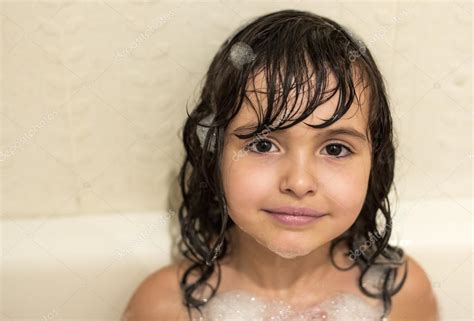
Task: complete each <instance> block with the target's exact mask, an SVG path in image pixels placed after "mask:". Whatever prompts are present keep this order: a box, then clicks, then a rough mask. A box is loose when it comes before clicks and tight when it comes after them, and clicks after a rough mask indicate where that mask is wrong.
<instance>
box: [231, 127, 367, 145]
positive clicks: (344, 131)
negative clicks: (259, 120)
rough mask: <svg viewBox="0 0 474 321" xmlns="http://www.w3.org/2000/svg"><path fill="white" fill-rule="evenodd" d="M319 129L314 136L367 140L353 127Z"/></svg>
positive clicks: (275, 132)
mask: <svg viewBox="0 0 474 321" xmlns="http://www.w3.org/2000/svg"><path fill="white" fill-rule="evenodd" d="M255 128H256V127H255V125H254V124H246V125H243V126H240V127H237V128H236V129H235V130H234V133H240V132H243V131H246V130H252V129H255ZM318 129H319V131H318V132H317V133H316V136H320V135H324V136H336V135H347V136H352V137H354V138H357V139H359V140H362V141H364V142H367V137H366V136H365V134H363V133H361V132H360V131H358V130H357V129H355V128H353V127H347V126H343V127H338V128H318ZM273 133H274V134H281V135H285V133H286V131H274V132H273Z"/></svg>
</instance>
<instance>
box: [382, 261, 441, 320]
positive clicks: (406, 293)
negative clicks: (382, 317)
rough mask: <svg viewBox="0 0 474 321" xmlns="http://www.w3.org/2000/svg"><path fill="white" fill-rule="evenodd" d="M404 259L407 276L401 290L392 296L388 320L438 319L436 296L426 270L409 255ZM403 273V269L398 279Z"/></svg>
mask: <svg viewBox="0 0 474 321" xmlns="http://www.w3.org/2000/svg"><path fill="white" fill-rule="evenodd" d="M406 260H407V269H408V270H407V271H408V272H407V278H406V280H405V283H404V285H403V287H402V288H401V290H400V291H399V292H398V293H396V294H395V295H394V296H393V297H392V313H391V314H390V321H439V312H438V304H437V300H436V296H435V294H434V292H433V288H432V286H431V282H430V280H429V278H428V276H427V274H426V272H425V271H424V269H423V267H422V266H421V265H420V264H419V263H418V262H417V261H415V260H414V259H413V258H412V257H410V256H409V255H406ZM403 273H404V270H402V271H401V275H400V279H401V277H402V276H403ZM397 278H398V276H397ZM397 282H398V280H397Z"/></svg>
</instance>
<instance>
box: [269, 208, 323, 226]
mask: <svg viewBox="0 0 474 321" xmlns="http://www.w3.org/2000/svg"><path fill="white" fill-rule="evenodd" d="M265 212H266V213H268V214H270V216H271V217H273V218H274V219H275V220H277V221H278V222H280V223H283V224H285V225H291V226H300V225H306V224H310V223H313V222H315V221H317V220H319V219H321V218H323V217H324V216H326V215H322V216H307V215H287V214H281V213H273V212H269V211H266V210H265Z"/></svg>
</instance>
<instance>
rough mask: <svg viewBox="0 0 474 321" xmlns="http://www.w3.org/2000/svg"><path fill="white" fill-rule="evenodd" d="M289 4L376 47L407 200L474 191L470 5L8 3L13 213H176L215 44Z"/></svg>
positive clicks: (7, 212)
mask: <svg viewBox="0 0 474 321" xmlns="http://www.w3.org/2000/svg"><path fill="white" fill-rule="evenodd" d="M284 8H300V9H307V10H311V11H314V12H315V13H318V14H322V15H326V16H328V17H330V18H333V19H335V20H336V21H338V22H340V23H341V24H343V25H346V26H348V27H350V28H352V30H354V31H355V32H356V33H358V34H359V35H360V36H361V37H362V38H363V39H364V40H365V41H366V42H367V44H368V46H369V48H370V49H371V50H372V52H373V54H374V56H375V58H376V59H377V61H378V63H379V65H380V68H381V69H382V72H383V74H384V76H385V78H386V80H387V85H388V88H389V92H390V97H391V102H392V106H393V116H394V121H395V126H396V130H397V136H398V141H399V150H398V155H397V156H398V159H397V168H396V171H397V172H396V185H397V187H398V191H399V193H400V197H401V198H404V199H419V198H421V197H433V198H439V197H442V198H444V197H447V198H449V197H466V196H470V195H471V182H472V169H471V168H472V167H471V165H472V140H471V139H472V116H473V113H472V106H471V100H472V74H471V72H472V47H471V45H472V40H471V38H472V28H471V26H472V3H449V2H444V3H430V2H420V3H409V2H401V3H388V2H387V3H385V2H366V3H362V2H315V1H274V2H271V1H245V2H234V1H220V2H218V1H210V2H196V1H181V2H180V1H176V2H174V1H168V2H166V1H164V2H160V3H154V2H144V1H137V2H121V1H116V0H110V1H73V2H55V1H48V2H36V1H31V2H30V1H3V2H2V6H1V9H0V10H1V11H0V12H1V15H0V19H1V25H2V42H1V45H2V80H3V82H2V93H1V101H2V112H1V115H0V117H1V123H2V134H3V135H2V147H1V153H2V154H1V155H0V156H1V162H0V165H1V166H2V171H3V173H2V200H3V206H2V215H4V216H13V217H18V216H39V215H69V214H87V213H92V212H126V211H144V210H164V209H167V208H169V207H170V204H169V200H168V199H169V195H170V194H174V192H175V191H176V186H174V185H172V181H173V179H174V177H175V175H176V174H177V171H178V168H179V165H180V164H181V160H182V156H183V149H182V146H181V141H180V138H179V136H178V133H179V131H180V129H181V126H182V124H183V121H184V119H185V116H186V113H185V104H186V102H188V103H189V106H190V108H192V106H193V102H194V99H193V97H195V96H196V95H197V93H198V89H199V85H200V83H199V82H200V80H201V79H202V77H203V75H204V72H205V71H206V68H207V66H208V64H209V62H210V60H211V58H212V56H213V54H214V53H215V51H216V49H217V47H218V46H219V45H220V43H221V42H222V41H223V40H224V39H225V38H226V37H227V36H228V35H229V34H230V33H231V32H232V31H233V30H234V29H235V28H236V27H238V26H239V25H240V24H241V23H243V22H244V21H245V20H246V19H249V18H251V17H254V16H257V15H260V14H263V13H267V12H269V11H274V10H278V9H284ZM466 210H469V211H470V209H466Z"/></svg>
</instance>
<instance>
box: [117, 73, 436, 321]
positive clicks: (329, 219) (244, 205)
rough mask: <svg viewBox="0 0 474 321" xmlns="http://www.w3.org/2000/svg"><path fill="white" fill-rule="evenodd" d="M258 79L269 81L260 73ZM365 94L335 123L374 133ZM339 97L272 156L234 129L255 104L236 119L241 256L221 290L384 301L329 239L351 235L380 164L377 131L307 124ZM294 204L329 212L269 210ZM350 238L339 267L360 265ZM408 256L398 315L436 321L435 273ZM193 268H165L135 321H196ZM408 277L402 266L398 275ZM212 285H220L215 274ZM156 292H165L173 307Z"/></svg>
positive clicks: (301, 301) (130, 311) (236, 244)
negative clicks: (186, 283) (308, 216)
mask: <svg viewBox="0 0 474 321" xmlns="http://www.w3.org/2000/svg"><path fill="white" fill-rule="evenodd" d="M256 83H260V84H264V81H263V80H262V79H257V81H256ZM358 94H359V97H360V98H361V101H362V104H360V105H359V104H357V103H354V104H353V105H352V106H351V108H350V109H349V110H348V112H347V113H346V114H345V115H344V116H343V118H342V119H340V120H338V121H337V122H336V123H334V124H332V125H331V126H330V127H328V128H331V129H332V128H340V127H342V126H345V127H349V128H352V129H354V130H356V131H358V132H360V133H365V129H366V127H367V123H368V108H369V106H367V105H365V102H366V101H367V99H366V97H365V96H364V95H365V93H364V92H361V91H359V93H358ZM254 98H255V99H256V98H257V97H254ZM337 99H338V95H335V96H334V97H333V98H332V99H331V100H329V101H328V102H326V103H325V104H323V105H321V106H319V107H318V108H317V109H316V110H315V111H314V112H313V114H311V115H310V116H309V117H308V118H307V119H306V120H304V122H301V123H298V124H297V125H295V126H293V127H291V128H288V129H285V130H283V131H281V132H280V133H272V134H271V135H270V136H268V137H266V139H268V140H271V143H272V149H271V152H266V153H265V154H256V153H252V152H248V153H244V154H242V153H240V152H241V151H242V149H243V147H244V146H245V144H244V143H243V141H241V140H239V139H238V138H237V137H235V136H234V135H233V133H234V130H235V129H236V128H238V127H240V126H242V125H246V124H247V123H248V122H249V121H252V120H255V117H256V116H255V113H254V111H253V110H252V109H251V108H247V107H248V106H244V108H242V110H241V111H240V112H239V114H238V115H237V116H236V117H235V118H234V119H233V121H232V122H231V124H230V125H229V127H228V129H227V131H226V138H225V147H224V157H223V160H222V165H221V166H222V168H221V171H222V175H223V181H224V189H225V193H226V196H227V199H228V204H227V206H228V210H229V216H230V217H231V218H232V220H233V221H234V222H235V223H236V226H235V227H234V228H233V229H232V230H231V231H230V233H229V235H230V237H231V247H232V253H231V255H230V256H229V257H227V258H225V259H224V260H223V261H222V262H221V266H222V275H221V276H222V278H221V284H220V287H219V289H218V293H221V292H226V291H229V290H235V289H240V290H244V291H248V292H250V293H254V294H255V295H257V296H260V297H263V298H275V299H281V300H283V301H286V302H288V303H289V304H291V305H293V306H295V307H296V309H298V308H300V309H304V308H307V307H310V306H312V305H315V304H317V303H318V302H321V301H322V300H325V299H327V298H330V297H331V296H333V295H334V294H335V293H336V292H340V291H341V292H348V293H353V294H356V295H358V296H359V297H361V298H362V299H363V300H365V301H366V302H367V303H368V304H370V305H378V304H381V301H380V300H376V299H372V298H368V297H367V296H365V295H364V294H363V293H362V292H361V290H360V288H359V284H358V281H359V274H360V270H359V269H358V268H357V267H355V268H353V269H351V270H349V271H339V270H338V269H336V268H335V267H334V266H333V265H332V263H331V262H330V260H329V252H328V251H329V242H330V241H331V240H333V239H335V238H336V237H338V236H339V235H341V234H342V233H343V232H344V231H346V230H347V229H348V228H349V227H350V226H351V225H352V223H353V222H354V221H355V220H356V219H357V217H358V215H359V213H360V210H361V208H362V206H363V202H364V199H365V195H366V192H367V187H368V178H369V174H370V166H371V144H370V137H367V136H365V139H361V138H355V137H353V136H350V135H346V134H337V135H329V134H327V132H326V130H327V129H328V128H324V129H313V128H311V127H309V126H307V125H306V124H305V123H307V124H319V123H321V120H322V119H328V118H330V117H331V116H332V115H333V113H334V109H335V107H336V103H337ZM331 144H343V146H347V147H349V148H350V150H352V151H353V154H350V155H349V156H348V157H345V158H339V159H335V158H334V156H331V155H329V154H328V151H327V146H328V145H331ZM254 149H255V146H254V147H253V149H252V150H254ZM339 150H342V151H343V152H344V151H345V149H339ZM343 154H344V153H343ZM235 155H238V157H237V158H236V157H235ZM344 155H348V154H344ZM285 205H292V206H298V207H301V206H305V207H311V208H314V209H317V210H319V211H324V212H325V213H327V214H328V215H327V216H326V217H324V218H321V219H320V220H319V221H316V222H314V223H311V224H308V225H305V226H303V227H297V228H295V227H289V226H286V225H283V224H281V223H279V222H277V221H275V220H274V219H273V218H272V217H270V215H268V214H266V213H265V212H264V211H263V209H264V208H268V207H279V206H285ZM341 244H342V246H340V247H338V248H336V251H335V256H334V259H335V262H336V263H337V264H338V266H341V267H347V266H350V265H352V261H350V259H349V258H348V257H345V256H344V255H343V253H344V252H345V251H347V249H346V248H344V245H343V243H341ZM408 262H409V267H408V268H409V276H408V278H407V280H406V285H405V287H404V288H403V289H402V291H400V292H399V293H398V294H396V295H395V296H394V297H393V306H392V313H391V316H390V321H408V320H410V321H411V320H413V321H414V320H417V321H435V320H437V316H436V315H437V308H436V302H435V299H434V296H433V293H432V289H431V285H430V282H429V281H428V278H427V276H426V273H425V272H424V271H423V269H422V268H421V267H420V266H419V265H418V264H417V263H416V262H415V261H414V260H413V259H411V258H408ZM187 265H188V263H186V262H185V261H182V262H180V264H175V265H170V266H168V267H166V268H163V269H161V270H159V271H157V272H155V274H154V275H153V277H150V278H149V279H148V280H147V281H145V282H144V283H143V284H142V285H141V286H140V287H139V289H137V291H136V293H135V294H134V296H133V297H132V299H131V301H130V302H129V305H128V307H127V312H126V313H125V315H127V316H128V319H125V320H127V321H132V320H133V321H144V320H147V321H149V320H150V321H151V320H158V319H159V320H187V313H186V309H185V308H184V306H182V305H180V304H179V302H180V301H181V297H180V289H179V280H180V277H181V275H182V273H183V271H184V270H185V268H186V266H187ZM402 274H403V271H400V273H399V276H398V277H399V278H401V276H402ZM399 280H400V279H398V280H397V281H399ZM209 283H210V284H212V285H215V284H216V276H215V274H214V275H213V277H211V279H210V280H209ZM160 287H161V288H160ZM203 297H208V293H203ZM151 298H162V302H163V303H162V304H159V303H158V304H157V303H156V301H153V300H152V299H151ZM415 302H416V303H415ZM150 306H153V310H149V309H152V308H151V307H150ZM197 315H198V314H196V316H197ZM154 318H155V319H154Z"/></svg>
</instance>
